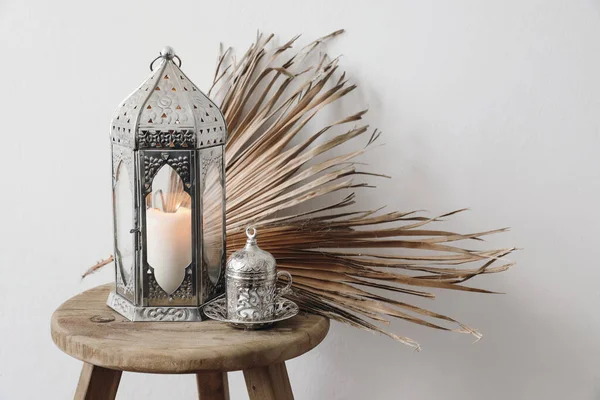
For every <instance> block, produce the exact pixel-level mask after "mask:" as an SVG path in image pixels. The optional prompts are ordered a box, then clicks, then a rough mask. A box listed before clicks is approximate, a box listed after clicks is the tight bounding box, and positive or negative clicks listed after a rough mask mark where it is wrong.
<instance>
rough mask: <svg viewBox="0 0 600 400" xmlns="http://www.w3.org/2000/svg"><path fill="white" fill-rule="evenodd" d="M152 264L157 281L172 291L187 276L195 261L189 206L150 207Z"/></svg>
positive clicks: (149, 248) (148, 223)
mask: <svg viewBox="0 0 600 400" xmlns="http://www.w3.org/2000/svg"><path fill="white" fill-rule="evenodd" d="M146 234H147V238H148V242H147V244H148V247H147V257H148V264H150V266H151V267H153V268H154V276H155V278H156V282H157V283H158V284H159V285H160V287H161V288H163V290H164V291H165V292H167V293H168V294H171V293H173V292H174V291H175V290H176V289H177V288H178V287H179V285H180V284H181V282H183V279H184V278H185V268H186V267H187V266H188V265H190V263H191V262H192V215H191V210H190V209H189V208H187V207H179V208H177V210H176V211H175V212H163V211H161V210H159V209H157V208H149V209H147V210H146Z"/></svg>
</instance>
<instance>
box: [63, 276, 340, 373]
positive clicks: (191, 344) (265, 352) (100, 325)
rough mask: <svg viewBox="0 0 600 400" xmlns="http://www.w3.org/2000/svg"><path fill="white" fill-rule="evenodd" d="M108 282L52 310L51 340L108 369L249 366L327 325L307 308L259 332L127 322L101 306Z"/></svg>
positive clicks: (310, 343)
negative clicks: (303, 311) (307, 310)
mask: <svg viewBox="0 0 600 400" xmlns="http://www.w3.org/2000/svg"><path fill="white" fill-rule="evenodd" d="M111 287H112V285H111V284H108V285H104V286H99V287H96V288H94V289H91V290H88V291H86V292H83V293H81V294H79V295H77V296H75V297H73V298H71V299H69V300H67V301H66V302H65V303H63V304H62V305H61V306H60V307H59V308H58V309H57V310H56V311H55V312H54V315H52V339H53V340H54V343H56V345H57V346H58V347H59V348H60V349H61V350H62V351H64V352H65V353H67V354H69V355H70V356H72V357H75V358H78V359H79V360H81V361H85V362H87V363H90V364H93V365H96V366H101V367H105V368H110V369H118V370H121V371H134V372H148V373H161V374H184V373H196V372H201V371H237V370H244V369H250V368H255V367H261V366H266V365H272V364H277V363H280V362H284V361H285V360H289V359H291V358H294V357H297V356H299V355H301V354H304V353H306V352H307V351H309V350H311V349H312V348H314V347H315V346H317V345H318V344H319V343H320V342H321V341H322V340H323V339H324V338H325V336H326V335H327V331H328V330H329V320H328V319H327V318H324V317H321V316H317V315H313V314H306V313H300V314H298V315H297V316H296V317H294V318H291V319H289V320H287V321H282V322H279V323H277V324H275V325H274V326H273V327H272V328H271V329H267V330H258V331H244V330H240V329H236V328H233V327H230V326H228V325H226V324H223V323H219V322H216V321H203V322H131V321H128V320H126V319H125V318H124V317H122V316H121V315H119V314H118V313H116V312H114V311H112V310H111V309H110V308H109V307H108V306H107V305H106V299H107V297H108V293H109V291H110V289H111Z"/></svg>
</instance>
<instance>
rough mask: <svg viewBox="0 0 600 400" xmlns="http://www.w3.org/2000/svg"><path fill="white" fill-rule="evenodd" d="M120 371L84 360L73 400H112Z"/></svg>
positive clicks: (119, 377)
mask: <svg viewBox="0 0 600 400" xmlns="http://www.w3.org/2000/svg"><path fill="white" fill-rule="evenodd" d="M122 373H123V372H122V371H117V370H114V369H108V368H102V367H97V366H95V365H92V364H88V363H86V362H84V363H83V368H82V369H81V375H79V383H78V384H77V390H76V391H75V397H74V400H114V399H115V397H117V389H118V388H119V382H120V381H121V374H122Z"/></svg>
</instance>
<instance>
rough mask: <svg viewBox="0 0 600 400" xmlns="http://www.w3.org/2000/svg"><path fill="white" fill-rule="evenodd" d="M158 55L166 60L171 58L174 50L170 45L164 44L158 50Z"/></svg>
mask: <svg viewBox="0 0 600 400" xmlns="http://www.w3.org/2000/svg"><path fill="white" fill-rule="evenodd" d="M160 56H161V57H162V58H166V59H167V60H172V59H173V58H174V57H175V50H174V49H173V48H172V47H171V46H165V47H163V49H162V50H161V51H160Z"/></svg>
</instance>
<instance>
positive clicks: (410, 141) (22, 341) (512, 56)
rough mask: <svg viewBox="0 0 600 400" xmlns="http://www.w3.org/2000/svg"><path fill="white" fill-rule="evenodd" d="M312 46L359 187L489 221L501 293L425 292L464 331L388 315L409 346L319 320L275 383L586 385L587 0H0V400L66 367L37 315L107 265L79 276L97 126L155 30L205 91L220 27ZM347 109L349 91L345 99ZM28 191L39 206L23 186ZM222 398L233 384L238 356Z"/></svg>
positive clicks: (138, 384) (593, 221)
mask: <svg viewBox="0 0 600 400" xmlns="http://www.w3.org/2000/svg"><path fill="white" fill-rule="evenodd" d="M342 27H343V28H346V29H347V33H346V34H345V35H344V36H342V37H341V38H340V39H338V40H336V41H335V42H333V43H332V44H331V45H330V46H329V47H328V49H329V51H330V52H331V53H332V54H339V53H341V54H343V55H344V57H343V58H342V61H341V65H342V67H343V68H345V69H346V70H347V71H348V72H349V73H350V75H351V77H352V79H353V80H354V81H355V82H357V83H358V84H359V85H361V87H362V89H361V94H360V95H359V96H356V97H355V98H354V99H355V101H357V102H359V101H360V102H362V103H364V104H367V105H369V106H370V107H371V112H370V113H369V122H371V124H372V125H374V126H378V127H380V128H381V129H383V131H384V132H385V139H384V141H385V143H386V146H385V147H382V148H379V149H378V150H376V151H373V152H372V153H370V154H368V155H367V156H366V157H365V161H366V162H370V163H371V164H372V166H373V168H376V169H377V170H378V171H383V172H389V173H392V174H393V179H392V180H390V181H383V182H381V181H378V182H377V183H378V186H379V189H377V190H376V191H370V192H368V193H365V194H364V195H362V196H364V197H363V198H362V201H361V204H362V205H364V206H370V207H375V206H379V205H383V204H387V205H388V207H389V209H400V210H409V209H414V208H425V209H428V210H430V211H431V212H432V213H440V212H444V211H448V210H451V209H455V208H460V207H465V206H466V207H471V208H472V211H470V212H469V213H467V214H465V215H462V216H458V217H456V218H452V219H451V221H450V222H448V223H446V226H444V227H445V228H448V229H453V230H459V231H475V230H484V229H489V228H495V227H502V226H511V227H512V231H511V232H510V233H508V234H504V235H500V236H497V237H493V238H490V239H489V245H490V246H509V245H513V244H514V245H517V246H520V247H523V248H524V250H523V251H521V252H519V253H517V254H515V255H514V257H513V258H514V259H515V260H516V261H518V263H519V265H518V267H517V268H515V269H514V270H512V271H510V272H508V273H506V274H502V275H498V276H493V277H484V278H481V279H479V280H478V282H477V283H478V284H479V285H481V286H483V287H485V288H488V289H492V290H499V291H504V292H506V293H507V294H506V295H504V296H480V295H473V294H461V293H447V292H444V293H440V296H439V298H438V300H437V301H435V302H434V303H428V305H429V306H431V307H433V308H434V309H435V310H437V311H440V312H446V313H449V314H451V315H452V316H454V317H456V318H458V319H460V320H461V321H464V322H466V323H469V324H471V325H472V326H474V327H476V328H479V329H480V330H481V331H482V332H483V333H484V335H485V336H484V338H483V340H482V341H480V342H479V343H477V344H471V339H470V338H468V337H466V336H462V335H458V334H446V333H440V332H434V331H431V330H428V329H425V328H417V327H414V326H410V325H407V324H403V323H394V324H393V325H392V326H391V329H392V330H394V331H396V332H398V333H401V334H404V335H407V336H410V337H413V338H415V339H417V340H419V341H420V343H421V344H422V346H423V349H424V350H423V352H421V353H413V352H411V350H410V349H409V348H407V347H405V346H402V345H399V344H396V343H394V342H392V341H390V340H388V339H386V338H384V337H378V336H373V335H371V334H368V333H363V332H359V331H356V330H354V329H351V328H348V327H345V326H340V325H339V324H337V323H334V324H333V326H332V329H331V333H330V335H329V336H328V338H327V339H326V340H325V342H324V343H323V344H322V345H321V346H320V347H318V348H317V349H316V350H315V351H313V352H311V353H310V354H307V355H305V356H303V357H301V358H299V359H297V360H294V361H291V362H290V363H289V372H290V376H291V380H292V386H293V388H294V390H295V394H296V398H297V399H300V400H303V399H304V400H308V399H364V398H368V399H398V398H403V399H441V398H444V399H531V398H545V399H565V398H570V399H597V398H599V397H600V340H599V339H598V338H599V334H600V318H599V312H598V304H599V300H600V290H599V289H598V287H599V286H598V282H599V279H600V268H599V266H598V258H597V256H596V253H595V251H596V249H597V247H598V235H599V234H600V208H599V207H598V199H599V195H600V162H599V161H598V152H599V150H600V133H599V128H600V3H598V2H597V1H583V0H577V1H558V0H552V1H550V0H547V1H542V0H537V1H536V0H520V1H496V2H492V1H467V0H462V1H452V2H449V1H438V2H435V1H398V0H396V1H390V2H383V1H381V2H378V1H369V2H349V1H341V0H336V1H327V2H326V1H322V0H321V1H313V0H305V1H302V2H298V1H296V2H282V1H279V2H268V1H263V0H261V1H239V2H232V1H226V0H219V1H213V2H207V1H185V0H178V1H170V2H167V1H162V2H158V1H145V2H141V1H140V2H135V3H134V2H125V1H118V2H117V1H95V2H83V1H79V2H78V1H71V2H66V1H59V0H53V1H36V2H34V1H28V2H25V1H19V0H0V49H1V50H0V51H1V52H2V57H1V61H0V79H1V80H2V84H1V89H0V90H1V92H0V110H1V112H2V114H1V115H0V121H1V123H2V127H1V128H2V151H1V157H0V160H1V164H0V165H1V167H2V170H3V173H2V179H3V182H2V184H1V187H2V188H4V193H3V194H2V195H0V205H1V206H2V209H3V213H2V219H1V220H0V221H1V222H0V238H1V243H2V244H1V245H0V246H1V247H0V248H1V250H2V251H1V252H0V265H1V275H0V319H1V320H2V325H1V329H0V343H1V344H0V398H1V399H34V398H40V397H42V396H43V397H44V398H48V399H50V398H51V399H66V398H69V397H70V396H72V394H73V392H74V388H75V385H76V382H77V377H78V373H79V369H80V363H79V362H78V361H76V360H74V359H72V358H70V357H69V356H67V355H65V354H63V353H61V352H60V351H59V350H58V349H57V348H56V347H55V346H54V345H53V343H52V341H51V339H50V332H49V322H50V316H51V314H52V311H53V310H54V309H55V308H56V307H57V306H58V305H59V304H60V303H61V302H62V301H63V300H65V299H66V298H68V297H70V296H72V295H74V294H75V293H77V292H79V291H82V290H84V289H86V288H88V287H92V286H95V285H97V284H100V283H102V282H106V281H109V280H110V278H111V272H110V271H109V270H106V271H104V272H102V273H100V274H98V275H96V276H93V277H92V278H90V279H89V280H86V281H85V282H83V283H81V282H80V281H79V278H78V276H79V274H80V273H81V272H82V271H83V270H84V269H85V268H86V267H87V266H88V265H89V264H90V263H91V262H94V261H95V260H97V259H99V258H101V257H103V256H105V255H106V254H108V253H109V252H110V251H111V222H110V194H109V185H110V184H109V182H110V181H109V180H110V160H109V145H108V136H107V134H108V130H107V128H108V123H109V120H110V117H111V113H112V111H113V109H114V107H115V106H116V105H117V104H118V103H119V102H120V101H121V100H122V99H123V98H124V97H125V95H126V94H127V93H128V92H129V91H130V90H131V89H133V88H134V86H135V85H136V84H137V83H138V82H139V81H141V79H143V77H144V76H145V74H146V68H147V63H148V62H149V61H150V59H151V58H152V57H153V56H154V55H155V54H156V53H157V52H158V51H159V49H160V48H161V47H162V46H164V45H165V44H170V45H172V46H174V47H175V49H176V50H177V51H178V53H179V54H180V55H181V56H182V58H183V60H184V69H185V71H186V72H187V73H188V74H189V75H190V76H191V78H192V79H194V81H196V83H197V84H199V85H200V86H201V87H205V88H206V87H207V85H208V83H209V82H210V79H211V77H212V70H213V67H214V63H215V59H216V52H217V46H218V43H219V42H220V41H223V42H226V43H228V44H232V45H234V46H235V47H236V48H237V49H238V50H242V49H244V48H245V47H246V46H247V45H248V44H249V43H250V41H251V40H252V39H253V37H254V35H255V32H256V29H257V28H260V29H262V30H264V31H269V32H270V31H273V32H276V33H278V34H280V35H282V39H283V38H285V39H287V38H288V37H291V36H292V35H294V34H296V33H303V34H304V35H305V36H304V39H303V40H304V42H306V41H308V40H310V39H313V38H316V37H317V36H319V35H322V34H326V33H328V32H330V31H332V30H334V29H338V28H342ZM357 107H358V105H357ZM42 197H44V198H45V199H44V200H43V201H41V202H40V201H38V199H40V198H42ZM230 382H231V391H232V398H235V399H238V398H239V399H243V398H246V397H245V396H246V395H245V387H244V384H243V378H242V376H241V375H240V374H239V373H235V374H231V378H230ZM194 385H195V384H194V380H193V378H192V377H190V376H180V377H174V376H150V375H136V374H125V375H124V378H123V380H122V386H121V389H120V391H119V398H120V399H167V398H169V399H174V398H181V399H193V398H194V397H195V387H194Z"/></svg>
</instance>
